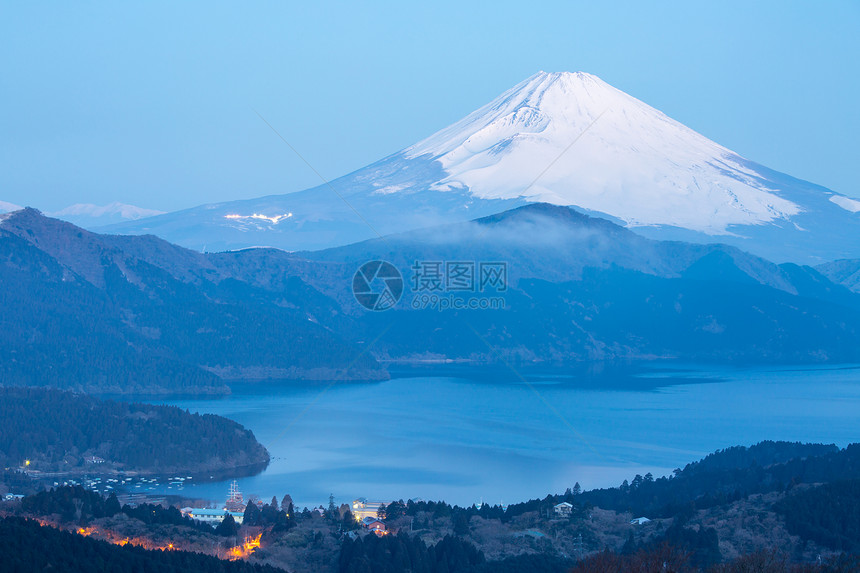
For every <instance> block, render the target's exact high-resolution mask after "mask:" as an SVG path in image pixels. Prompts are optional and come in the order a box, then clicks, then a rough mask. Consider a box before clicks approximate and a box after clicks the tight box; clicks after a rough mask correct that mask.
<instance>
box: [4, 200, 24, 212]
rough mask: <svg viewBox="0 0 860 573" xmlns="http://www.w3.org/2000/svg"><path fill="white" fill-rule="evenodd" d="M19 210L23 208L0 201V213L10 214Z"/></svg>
mask: <svg viewBox="0 0 860 573" xmlns="http://www.w3.org/2000/svg"><path fill="white" fill-rule="evenodd" d="M20 209H23V207H21V206H19V205H15V204H14V203H8V202H6V201H0V213H11V212H12V211H18V210H20Z"/></svg>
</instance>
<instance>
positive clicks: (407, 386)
mask: <svg viewBox="0 0 860 573" xmlns="http://www.w3.org/2000/svg"><path fill="white" fill-rule="evenodd" d="M155 402H157V403H165V404H172V405H176V406H179V407H181V408H187V409H189V410H190V411H192V412H200V413H213V414H218V415H221V416H226V417H228V418H231V419H233V420H236V421H238V422H240V423H241V424H243V425H244V426H245V427H247V428H249V429H251V430H253V432H254V434H255V435H256V437H257V439H258V440H259V441H260V442H261V443H263V444H264V445H265V446H266V447H267V448H268V449H269V452H270V454H271V455H272V458H273V459H272V462H271V464H270V465H269V467H268V468H267V469H266V471H264V472H263V473H261V474H259V475H256V476H253V477H246V478H240V479H239V484H240V487H241V489H242V491H243V492H245V494H246V495H248V494H254V495H258V496H259V497H260V498H262V499H264V500H266V499H270V498H271V497H272V496H273V495H277V496H279V498H280V496H282V495H283V494H285V493H289V494H290V495H292V497H293V499H294V500H295V502H296V505H297V506H299V507H302V506H305V505H306V506H309V507H312V506H317V505H320V504H326V503H327V501H328V496H329V494H330V493H331V494H334V496H335V499H336V500H337V501H338V502H345V501H349V500H351V499H354V498H357V497H367V498H372V499H381V500H395V499H401V498H402V499H409V498H422V499H427V500H430V499H444V500H446V501H448V502H450V503H456V504H460V505H467V504H468V505H471V504H472V503H477V502H480V501H481V500H483V501H484V502H486V503H491V504H495V503H500V502H504V503H509V502H516V501H523V500H526V499H530V498H535V497H543V496H545V495H546V494H547V493H551V492H554V493H558V492H563V491H564V490H565V489H566V488H568V487H572V486H573V485H574V483H576V482H579V483H580V484H581V485H582V487H583V488H585V489H591V488H597V487H606V486H615V485H618V484H619V483H621V481H623V480H624V479H631V478H632V477H633V476H634V475H635V474H642V475H644V474H645V473H647V472H651V473H653V474H654V475H655V476H660V475H665V474H669V473H671V471H672V470H673V469H674V468H677V467H680V468H683V467H684V466H685V465H686V464H687V463H689V462H692V461H695V460H697V459H699V458H701V457H702V456H703V455H705V454H707V453H710V452H712V451H714V450H717V449H721V448H725V447H729V446H732V445H735V444H746V445H750V444H753V443H756V442H759V441H761V440H787V441H804V442H823V443H835V444H837V445H839V446H841V447H843V446H845V445H847V444H848V443H851V442H855V441H857V440H858V436H860V416H858V414H857V413H858V412H860V366H858V365H841V366H830V367H826V368H825V367H813V368H810V367H798V368H788V367H773V368H768V367H756V368H725V367H707V366H696V365H687V366H683V367H680V366H677V365H675V366H671V367H654V366H650V367H647V368H646V367H637V368H624V369H609V370H606V371H602V372H594V371H592V372H576V373H571V372H550V373H546V372H544V373H534V372H532V373H528V374H527V375H525V376H524V377H523V378H520V377H519V376H517V375H515V374H513V373H511V372H510V371H505V370H476V369H460V370H452V369H446V368H438V369H436V375H431V374H429V373H428V371H427V370H423V371H408V370H403V371H395V372H394V377H393V378H392V380H390V381H387V382H380V383H344V382H335V383H328V382H297V381H282V382H271V381H270V382H258V383H243V384H236V385H234V386H233V394H232V395H230V396H227V397H223V398H214V399H201V398H190V399H170V400H156V401H155ZM227 483H228V482H226V481H223V482H221V481H217V482H209V483H199V484H196V485H191V486H186V487H185V488H184V490H183V491H182V494H183V495H188V496H195V497H204V498H210V499H213V500H218V501H223V498H224V497H225V494H226V491H227ZM163 491H164V492H165V493H179V492H176V491H175V490H167V489H166V488H165V489H163Z"/></svg>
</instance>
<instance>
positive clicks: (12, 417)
mask: <svg viewBox="0 0 860 573" xmlns="http://www.w3.org/2000/svg"><path fill="white" fill-rule="evenodd" d="M0 420H3V423H2V424H0V464H2V465H3V466H13V467H18V466H22V465H23V464H24V463H25V460H29V461H30V465H29V466H28V469H39V470H46V471H70V472H75V471H83V470H85V469H86V467H85V463H86V462H85V461H84V458H85V457H87V456H93V455H95V456H98V457H100V458H102V459H104V460H105V464H104V467H107V468H112V469H122V470H136V471H142V472H151V473H160V472H169V471H173V470H187V471H209V470H218V469H229V468H236V467H243V466H250V465H258V464H266V463H267V462H268V461H269V454H268V452H266V449H265V448H264V447H263V446H262V445H260V444H259V443H258V442H257V440H256V438H255V437H254V434H253V433H252V432H251V431H250V430H246V429H245V428H243V427H242V426H241V425H240V424H237V423H236V422H233V421H232V420H228V419H226V418H222V417H220V416H215V415H212V414H204V415H200V414H190V413H188V412H186V411H183V410H180V409H179V408H176V407H173V406H153V405H148V404H128V403H124V402H115V401H112V400H99V399H96V398H93V397H91V396H86V395H81V394H74V393H71V392H63V391H60V390H54V389H41V388H15V387H6V388H3V387H0ZM90 470H92V468H90Z"/></svg>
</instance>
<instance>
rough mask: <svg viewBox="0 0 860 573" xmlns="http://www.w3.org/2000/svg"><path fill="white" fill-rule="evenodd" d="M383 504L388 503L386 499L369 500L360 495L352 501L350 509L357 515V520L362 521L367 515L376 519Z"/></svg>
mask: <svg viewBox="0 0 860 573" xmlns="http://www.w3.org/2000/svg"><path fill="white" fill-rule="evenodd" d="M383 505H388V504H386V503H385V502H384V501H367V499H365V498H363V497H360V498H358V499H356V500H354V501H353V502H352V507H350V511H351V512H352V514H353V515H354V516H355V519H356V521H361V520H362V519H364V518H365V517H373V518H374V519H375V518H376V517H377V516H378V515H379V508H380V507H381V506H383Z"/></svg>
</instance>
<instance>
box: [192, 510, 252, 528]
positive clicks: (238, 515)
mask: <svg viewBox="0 0 860 573" xmlns="http://www.w3.org/2000/svg"><path fill="white" fill-rule="evenodd" d="M182 515H187V516H188V517H190V518H191V519H196V520H197V521H202V522H203V523H208V524H210V525H218V524H219V523H221V522H222V521H224V518H225V517H226V516H227V515H232V516H233V520H234V521H235V522H236V523H238V524H240V525H241V524H242V518H243V517H245V514H243V513H242V512H239V511H227V510H226V509H206V508H199V507H183V508H182Z"/></svg>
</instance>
